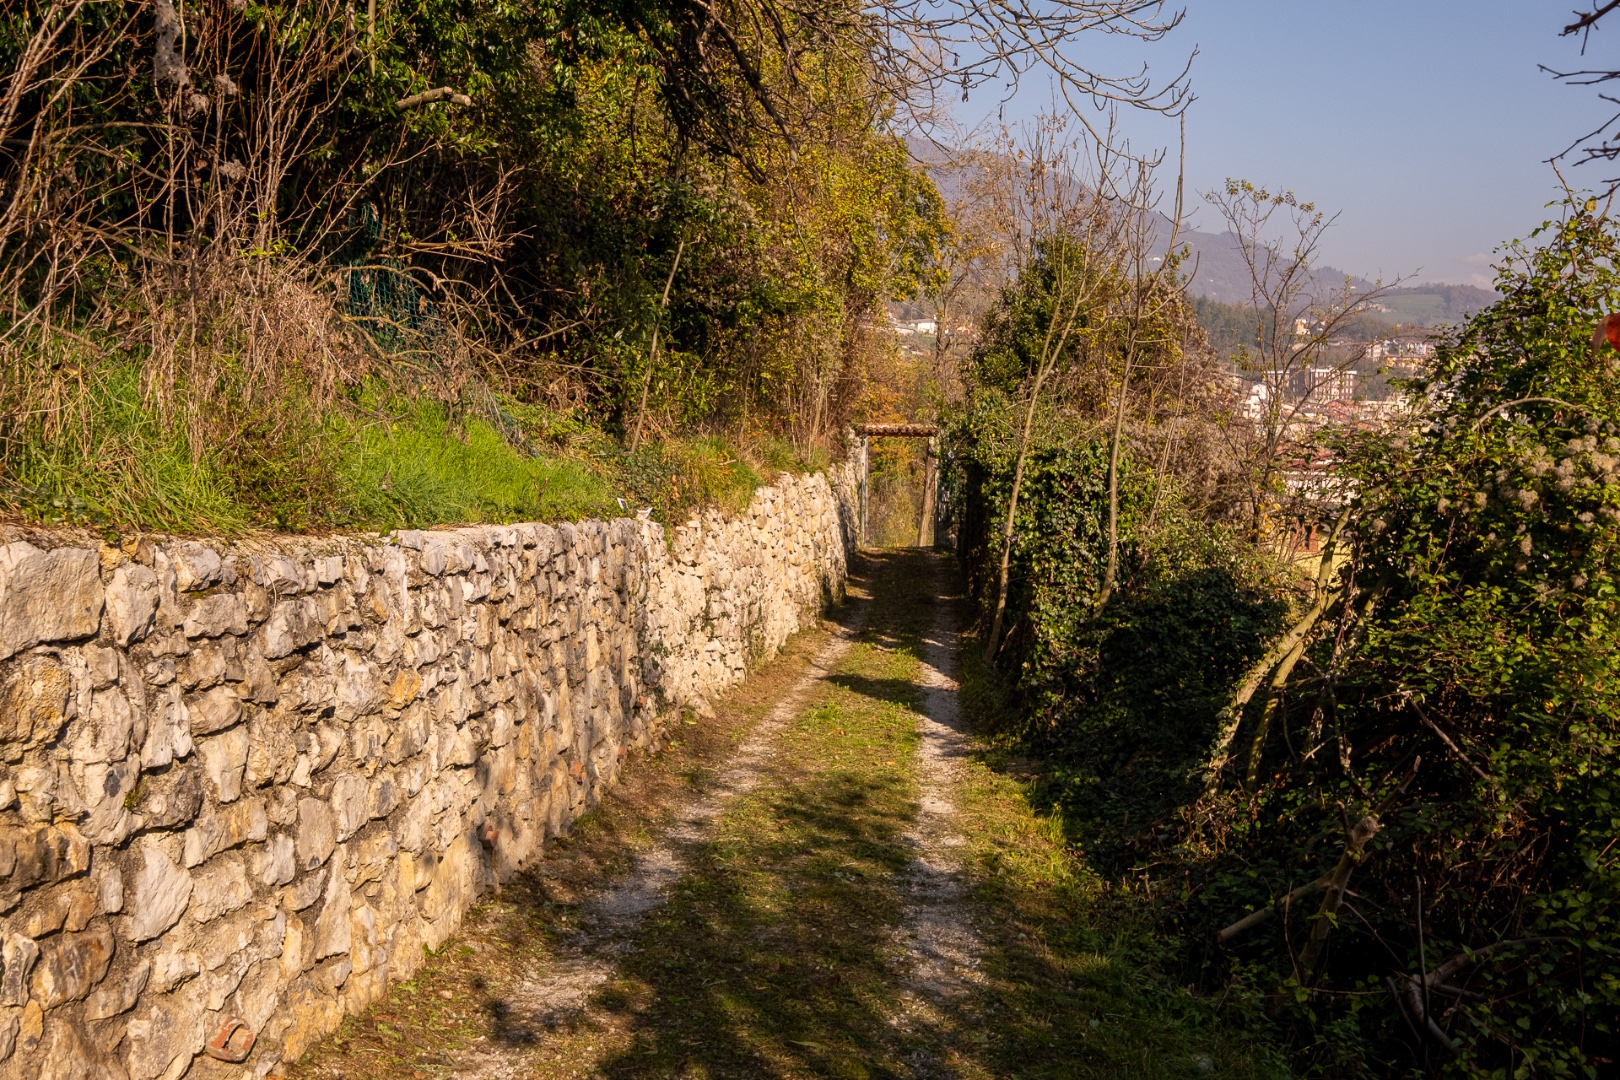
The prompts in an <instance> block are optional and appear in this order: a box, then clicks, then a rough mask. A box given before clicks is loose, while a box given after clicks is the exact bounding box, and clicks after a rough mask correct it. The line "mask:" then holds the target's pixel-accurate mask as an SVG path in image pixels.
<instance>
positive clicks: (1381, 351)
mask: <svg viewBox="0 0 1620 1080" xmlns="http://www.w3.org/2000/svg"><path fill="white" fill-rule="evenodd" d="M1433 355H1434V342H1432V341H1401V340H1399V339H1397V338H1391V339H1388V340H1385V341H1375V342H1373V343H1372V344H1371V345H1369V346H1368V347H1367V359H1369V360H1372V361H1375V362H1378V363H1389V364H1391V365H1394V366H1399V367H1417V366H1418V365H1419V364H1421V363H1422V362H1423V361H1425V360H1427V359H1429V358H1430V357H1431V356H1433Z"/></svg>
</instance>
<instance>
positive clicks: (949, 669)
mask: <svg viewBox="0 0 1620 1080" xmlns="http://www.w3.org/2000/svg"><path fill="white" fill-rule="evenodd" d="M943 569H944V568H943V567H942V566H939V565H937V564H936V567H935V574H934V581H933V585H934V593H935V597H936V602H935V603H934V604H933V605H931V606H932V611H931V616H932V618H931V620H930V625H929V626H928V627H927V631H926V633H925V634H924V635H923V640H922V643H921V644H922V656H921V662H920V664H919V671H918V677H917V682H918V685H919V686H920V688H921V691H922V693H921V699H922V700H921V705H922V708H921V710H920V714H919V716H918V729H919V733H920V735H921V738H920V740H919V742H918V747H917V782H918V799H917V819H916V822H915V824H913V826H912V827H911V829H910V830H909V831H908V832H907V833H906V840H907V842H908V843H910V844H912V845H913V846H914V847H915V848H916V851H917V854H916V857H915V858H913V859H912V861H911V864H910V865H909V866H908V867H907V868H906V874H905V878H904V885H903V888H904V891H905V898H906V911H905V919H904V928H905V935H904V939H903V940H904V947H905V949H906V952H907V954H908V956H909V958H910V961H911V964H912V969H911V971H910V973H909V977H908V979H907V986H906V988H905V991H904V992H903V993H902V995H901V997H900V1003H899V1009H898V1011H897V1014H896V1017H895V1023H896V1025H897V1026H898V1027H899V1028H901V1029H902V1030H907V1031H911V1030H914V1029H916V1028H918V1027H932V1028H936V1029H937V1028H940V1027H943V1026H945V1025H946V1023H947V1022H948V1021H947V1017H946V1016H945V1015H943V1011H944V1010H954V1011H957V1012H962V1011H969V1012H976V1010H975V1009H974V1002H973V1000H972V997H971V996H970V995H971V994H972V993H973V992H974V990H975V989H977V988H980V987H982V985H983V982H984V978H983V974H982V972H981V970H980V964H981V954H982V952H983V948H984V946H983V942H982V941H980V939H979V935H978V932H977V930H976V929H975V928H974V926H973V924H972V917H971V912H970V909H969V905H968V904H967V903H965V901H966V899H967V897H968V893H969V882H968V880H967V878H966V876H965V874H964V869H965V868H964V866H963V864H962V855H963V851H964V848H965V846H966V841H965V840H964V839H963V837H962V835H961V831H960V828H959V826H958V824H957V821H956V803H955V799H956V788H957V785H958V783H959V781H960V776H959V769H960V767H961V766H962V765H964V764H965V763H966V762H967V761H968V758H969V753H970V748H971V745H970V740H969V736H968V734H967V732H966V731H964V730H963V728H962V713H961V705H960V702H959V701H958V696H957V690H958V688H959V684H958V681H957V679H956V677H955V674H954V673H955V672H956V671H957V670H958V667H959V661H960V655H959V654H960V651H961V634H960V631H959V630H958V628H957V604H956V602H955V598H954V597H952V596H950V594H949V589H948V585H947V582H948V577H947V575H946V574H944V573H943V572H942V571H943ZM913 1062H914V1064H915V1065H916V1066H917V1067H918V1071H919V1072H920V1073H922V1074H925V1075H951V1072H950V1071H949V1070H947V1069H946V1068H945V1067H944V1065H943V1064H942V1063H941V1062H939V1061H938V1060H935V1059H934V1057H933V1055H931V1054H929V1053H927V1052H926V1051H922V1052H919V1053H917V1054H915V1055H914V1056H913Z"/></svg>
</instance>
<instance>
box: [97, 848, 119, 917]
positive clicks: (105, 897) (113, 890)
mask: <svg viewBox="0 0 1620 1080" xmlns="http://www.w3.org/2000/svg"><path fill="white" fill-rule="evenodd" d="M98 863H99V865H100V866H101V868H102V869H101V879H100V881H99V882H98V883H97V885H96V900H97V902H98V903H99V904H100V905H101V910H102V911H104V912H106V913H107V914H109V915H115V914H117V913H118V912H120V911H122V910H124V872H123V870H121V869H119V866H118V864H117V863H111V864H109V863H107V861H106V860H105V859H100V860H98Z"/></svg>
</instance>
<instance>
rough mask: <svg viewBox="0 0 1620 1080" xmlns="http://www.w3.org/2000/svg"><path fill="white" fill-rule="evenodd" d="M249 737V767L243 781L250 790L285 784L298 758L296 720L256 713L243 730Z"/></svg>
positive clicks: (275, 713) (274, 712) (281, 713)
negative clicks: (294, 721)
mask: <svg viewBox="0 0 1620 1080" xmlns="http://www.w3.org/2000/svg"><path fill="white" fill-rule="evenodd" d="M235 730H238V731H241V730H245V731H246V734H247V741H248V742H247V747H248V749H247V768H246V770H245V771H244V773H243V776H242V779H243V782H244V783H246V784H247V786H248V787H250V788H257V787H263V786H264V785H265V784H272V783H274V784H285V783H286V782H287V781H288V780H289V779H290V778H291V777H292V772H293V766H294V762H295V760H296V759H297V757H298V749H297V744H296V735H295V734H294V730H293V718H292V717H290V716H288V715H287V714H286V713H283V712H281V711H279V710H275V711H269V710H263V709H259V710H255V711H254V712H253V714H252V715H250V716H249V717H248V722H247V725H246V727H245V729H244V728H237V729H235Z"/></svg>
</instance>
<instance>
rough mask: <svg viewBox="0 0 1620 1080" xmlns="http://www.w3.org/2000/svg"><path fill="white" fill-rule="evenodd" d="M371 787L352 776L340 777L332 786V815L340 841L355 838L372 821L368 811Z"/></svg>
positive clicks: (359, 778) (362, 780)
mask: <svg viewBox="0 0 1620 1080" xmlns="http://www.w3.org/2000/svg"><path fill="white" fill-rule="evenodd" d="M369 787H370V785H368V784H367V783H366V781H365V780H364V779H362V778H361V777H358V776H352V775H350V776H340V777H339V778H338V780H337V782H336V783H334V784H333V785H332V813H333V819H334V821H335V823H336V826H337V839H338V840H339V841H343V840H347V839H348V838H349V837H351V836H353V835H354V834H355V832H356V831H358V830H359V828H360V826H362V825H364V824H365V823H366V822H367V821H369V820H370V815H369V814H368V813H367V809H366V796H367V794H368V789H369Z"/></svg>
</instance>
